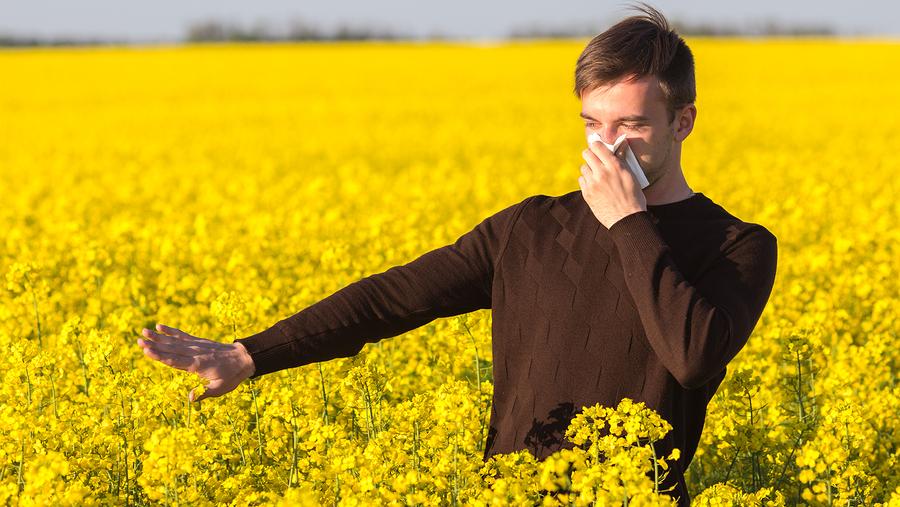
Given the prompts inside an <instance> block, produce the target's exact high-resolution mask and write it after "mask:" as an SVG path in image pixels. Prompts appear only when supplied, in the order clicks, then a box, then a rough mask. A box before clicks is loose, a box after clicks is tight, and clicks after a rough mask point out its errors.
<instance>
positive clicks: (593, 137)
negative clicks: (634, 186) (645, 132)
mask: <svg viewBox="0 0 900 507" xmlns="http://www.w3.org/2000/svg"><path fill="white" fill-rule="evenodd" d="M587 140H588V144H590V143H592V142H594V141H600V142H601V143H603V146H606V147H607V148H608V149H609V151H611V152H613V153H615V152H616V150H618V149H619V146H621V145H622V143H623V142H625V134H622V135H621V136H619V138H618V139H616V142H614V143H613V144H606V142H604V141H603V139H600V134H598V133H596V132H593V133H591V134H590V135H589V136H588V138H587ZM625 162H626V163H627V164H628V168H629V169H631V173H632V174H634V177H635V178H636V179H637V182H638V183H639V184H640V185H641V188H642V189H644V188H647V186H649V185H650V182H649V181H647V176H646V175H644V170H643V169H641V165H640V164H638V161H637V158H636V157H635V156H634V152H633V151H631V146H629V145H628V143H625Z"/></svg>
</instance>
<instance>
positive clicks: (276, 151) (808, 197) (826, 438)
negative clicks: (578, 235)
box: [0, 38, 900, 506]
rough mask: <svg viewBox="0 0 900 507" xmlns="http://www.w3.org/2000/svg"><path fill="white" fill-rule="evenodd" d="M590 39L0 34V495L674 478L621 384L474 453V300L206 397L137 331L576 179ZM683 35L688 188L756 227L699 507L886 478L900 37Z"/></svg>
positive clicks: (864, 488)
mask: <svg viewBox="0 0 900 507" xmlns="http://www.w3.org/2000/svg"><path fill="white" fill-rule="evenodd" d="M585 42H586V41H567V42H554V43H539V44H537V43H536V44H524V43H523V44H509V45H499V46H477V45H474V46H466V45H454V44H431V45H417V44H409V45H391V44H366V45H363V44H359V45H356V44H346V45H314V44H310V45H256V46H254V45H248V46H230V45H224V46H188V47H153V48H105V49H53V50H45V49H39V50H38V49H29V50H23V51H6V52H2V53H0V68H3V69H4V72H3V73H4V78H3V79H2V80H0V185H2V187H0V188H2V190H3V195H4V196H5V198H4V202H3V206H0V228H2V230H3V236H2V239H0V244H2V250H0V275H2V276H3V279H2V281H3V287H0V289H2V290H0V350H2V354H0V379H2V383H0V428H2V432H0V503H2V504H11V505H23V506H25V505H68V504H76V505H91V504H118V505H144V504H150V503H153V504H157V503H162V504H171V505H176V504H177V505H207V504H217V503H223V502H225V503H233V504H235V505H258V504H262V503H266V504H269V503H274V504H279V503H283V504H291V505H294V504H310V505H319V504H323V503H324V504H332V503H340V504H341V505H369V504H392V503H393V504H414V503H424V504H451V505H452V504H461V503H468V504H478V505H488V504H506V503H509V504H523V503H536V502H541V501H544V502H545V503H546V504H547V505H552V504H557V503H565V502H569V501H571V502H572V503H573V504H577V505H586V504H590V503H591V502H597V504H598V505H610V504H613V503H614V504H618V503H620V502H622V501H623V499H625V498H627V501H628V504H629V505H656V504H660V505H666V503H665V502H666V501H668V498H667V497H663V496H660V495H658V494H657V493H656V492H655V491H654V484H653V481H652V480H649V479H648V476H647V474H646V472H647V470H653V461H652V460H651V459H649V456H652V454H651V453H650V451H649V448H645V447H642V446H636V445H632V444H633V443H634V442H635V441H636V439H637V437H639V436H640V437H649V438H650V439H651V440H652V439H653V438H655V437H654V436H659V435H661V434H664V433H665V431H667V424H668V423H667V422H666V421H662V420H660V419H659V418H658V417H656V416H655V414H653V413H651V412H650V411H648V410H646V409H645V408H644V407H642V406H641V405H640V404H636V403H631V402H630V400H623V403H622V404H621V405H620V406H618V407H593V408H589V409H587V410H585V412H584V414H582V416H579V417H578V418H576V420H575V421H573V423H572V426H571V427H570V435H571V438H572V439H573V441H574V442H575V443H576V444H577V445H578V447H577V448H576V449H574V450H571V451H566V452H561V453H559V454H558V455H555V456H553V457H551V458H549V459H547V460H546V461H545V462H542V463H535V461H534V459H533V458H531V457H530V455H529V454H528V453H527V451H525V452H520V453H515V454H510V455H505V456H501V457H498V459H496V460H494V461H491V462H489V463H487V464H483V463H482V462H481V456H482V450H483V445H484V439H485V426H486V424H487V415H488V414H489V412H490V405H489V404H490V401H491V386H492V384H491V355H490V354H491V347H490V319H491V316H490V312H488V311H479V312H476V313H472V314H468V315H465V316H460V317H455V318H448V319H439V320H437V321H434V322H432V323H430V324H428V325H426V326H423V327H421V328H419V329H416V330H414V331H411V332H409V333H407V334H404V335H401V336H398V337H395V338H391V339H388V340H383V341H381V342H379V343H376V344H370V345H367V346H366V347H365V348H364V349H363V351H362V352H361V353H360V354H359V355H358V356H356V357H353V358H343V359H336V360H333V361H329V362H325V363H318V364H310V365H306V366H302V367H300V368H295V369H291V370H285V371H281V372H277V373H274V374H271V375H267V376H264V377H262V378H260V379H255V380H252V381H246V382H245V383H244V384H242V385H241V386H240V387H239V388H238V389H237V390H235V391H234V392H232V393H230V394H228V395H226V396H223V397H220V398H209V399H207V400H203V401H201V402H200V403H199V404H191V403H189V402H188V399H187V393H188V391H189V390H190V389H191V388H193V387H195V386H197V385H198V379H197V377H194V376H193V375H191V374H187V373H185V372H182V371H178V370H175V369H172V368H169V367H167V366H165V365H162V364H160V363H158V362H155V361H151V360H149V359H147V358H145V357H144V356H143V354H142V352H141V348H140V347H138V346H137V345H136V344H135V340H136V339H137V338H138V337H139V336H140V330H141V329H142V328H144V327H146V328H152V327H153V326H154V325H155V323H157V322H161V323H164V324H167V325H170V326H174V327H177V328H179V329H182V330H184V331H186V332H188V333H191V334H194V335H197V336H202V337H206V338H210V339H214V340H220V341H223V342H231V341H232V340H233V339H234V338H236V337H242V336H247V335H250V334H253V333H255V332H258V331H261V330H262V329H265V328H267V327H268V326H270V325H271V324H272V323H274V322H275V321H277V320H279V319H281V318H284V317H286V316H288V315H291V314H293V313H295V312H297V311H299V310H300V309H302V308H304V307H306V306H309V305H311V304H312V303H314V302H316V301H318V300H319V299H321V298H323V297H325V296H327V295H329V294H331V293H332V292H334V291H336V290H338V289H340V288H341V287H343V286H345V285H347V284H349V283H350V282H352V281H355V280H357V279H359V278H361V277H363V276H366V275H368V274H372V273H376V272H380V271H383V270H385V269H387V268H389V267H391V266H393V265H397V264H401V263H405V262H408V261H410V260H412V259H413V258H415V257H417V256H418V255H420V254H422V253H424V252H426V251H428V250H431V249H434V248H437V247H439V246H442V245H445V244H447V243H450V242H452V241H454V240H455V239H456V238H457V237H458V236H460V235H461V234H463V233H464V232H466V231H468V230H470V229H471V227H473V226H474V225H475V224H476V223H478V222H479V221H481V219H483V218H484V217H486V216H488V215H489V214H491V213H494V212H496V211H498V210H499V209H501V208H503V207H505V206H507V205H509V204H512V203H513V202H517V201H519V200H521V199H523V198H524V197H526V196H528V195H532V194H536V193H542V194H547V195H559V194H562V193H565V192H569V191H572V190H575V189H577V188H578V183H577V178H578V176H579V174H580V172H579V167H580V165H581V163H582V162H583V160H582V159H581V157H580V151H581V149H583V147H584V146H583V144H584V131H583V123H582V121H581V120H580V119H579V118H578V117H577V115H578V112H579V110H580V103H579V102H578V100H577V99H576V98H575V97H574V96H573V95H572V93H571V91H570V90H571V88H572V82H573V72H574V64H575V59H576V58H577V56H578V54H579V53H580V51H581V49H582V48H583V46H584V43H585ZM687 42H688V44H690V45H691V47H692V49H693V51H694V55H695V58H696V61H697V83H698V99H697V103H696V104H697V108H698V117H697V123H696V127H695V129H694V131H693V132H692V134H691V135H690V137H689V138H688V139H687V140H686V142H685V144H684V151H683V158H682V164H683V167H684V171H685V175H686V177H687V180H688V183H689V184H690V186H691V187H692V188H693V189H694V190H695V191H700V192H703V193H705V194H706V195H708V196H709V197H711V198H712V199H713V200H715V201H716V202H719V203H720V204H722V205H723V206H724V207H725V208H726V209H728V210H729V211H731V212H732V213H734V214H735V215H736V216H738V217H740V218H742V219H744V220H746V221H751V222H757V223H761V224H764V225H765V226H766V227H767V228H768V229H769V230H771V231H772V232H773V233H774V234H775V235H776V236H777V237H778V244H779V260H778V269H779V271H778V277H777V279H776V283H775V287H774V290H773V293H772V297H771V299H770V301H769V305H768V307H767V308H766V310H765V312H764V313H763V315H762V318H761V320H760V322H759V324H758V325H757V328H756V330H755V331H754V334H753V336H752V337H751V339H750V341H749V343H748V344H747V346H746V347H745V348H744V350H742V351H741V353H740V354H739V355H738V356H737V358H736V359H735V360H734V362H732V363H731V365H729V368H728V376H727V377H726V379H725V381H724V382H723V384H722V386H721V387H720V388H719V391H718V392H717V394H716V396H715V398H714V399H713V401H712V402H711V403H710V407H709V413H708V417H707V421H706V426H705V429H704V433H703V439H702V441H701V444H700V448H699V449H698V451H697V453H696V455H695V457H694V460H693V462H692V464H691V466H690V468H689V470H688V473H687V479H688V486H689V488H690V490H691V493H692V496H693V497H694V504H695V505H710V506H711V505H794V504H798V503H802V504H808V505H817V506H819V505H873V504H876V503H881V502H884V503H886V504H887V503H890V505H895V506H896V505H900V477H898V476H897V474H896V473H895V471H896V470H897V469H900V418H898V417H897V414H898V413H900V385H898V382H897V372H898V369H900V335H898V330H900V318H898V317H900V297H898V293H900V287H898V282H900V277H898V275H897V274H898V273H900V229H898V224H900V201H898V200H897V196H898V195H900V184H898V179H897V170H898V169H900V125H898V121H900V120H898V119H900V95H898V94H897V93H896V90H895V88H896V83H897V82H898V79H900V70H898V69H900V50H898V46H897V45H896V44H887V43H885V44H881V43H875V42H853V43H851V42H836V41H811V40H805V41H784V40H768V41H727V40H705V39H690V38H688V39H687ZM606 424H608V425H609V427H610V428H614V431H613V432H612V434H611V435H610V436H608V437H606V438H604V439H596V438H593V439H592V438H591V436H592V435H597V431H598V430H599V428H601V427H602V426H603V425H606ZM601 454H602V455H603V456H606V457H608V458H610V459H607V460H600V459H599V458H600V457H603V456H601ZM657 466H658V469H657V471H658V472H659V473H664V472H665V470H664V466H665V463H664V462H663V463H658V465H657ZM648 467H649V468H648ZM482 475H483V476H484V477H486V480H483V479H482ZM650 477H653V475H652V473H651V475H650ZM556 488H568V489H569V490H571V491H573V492H574V493H572V494H570V495H568V496H566V495H563V494H560V495H558V496H555V497H554V496H544V495H543V494H542V491H544V492H546V491H549V490H554V489H556Z"/></svg>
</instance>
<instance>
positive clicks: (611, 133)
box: [597, 127, 619, 144]
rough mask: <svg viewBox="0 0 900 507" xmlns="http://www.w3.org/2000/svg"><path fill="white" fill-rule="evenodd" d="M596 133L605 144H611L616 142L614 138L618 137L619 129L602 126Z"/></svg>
mask: <svg viewBox="0 0 900 507" xmlns="http://www.w3.org/2000/svg"><path fill="white" fill-rule="evenodd" d="M597 133H598V134H600V139H602V140H603V142H604V143H606V144H613V143H614V142H616V138H618V137H619V129H617V128H614V127H604V128H602V129H600V130H599V131H598V132H597Z"/></svg>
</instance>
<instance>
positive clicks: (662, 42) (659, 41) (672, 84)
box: [575, 2, 697, 123]
mask: <svg viewBox="0 0 900 507" xmlns="http://www.w3.org/2000/svg"><path fill="white" fill-rule="evenodd" d="M639 3H640V5H641V6H640V7H634V6H632V8H633V9H635V10H638V11H640V12H642V13H643V14H641V15H635V16H631V17H628V18H625V19H623V20H622V21H619V22H618V23H616V24H615V25H613V26H611V27H610V28H608V29H607V30H606V31H604V32H603V33H601V34H599V35H597V36H595V37H594V38H593V39H591V40H590V42H588V44H587V46H586V47H585V48H584V50H583V51H582V52H581V55H580V56H579V57H578V62H577V63H576V65H575V95H576V96H577V97H578V98H579V100H580V99H581V96H582V93H584V92H588V91H590V90H593V89H594V88H596V87H598V86H605V85H607V84H611V83H613V82H615V81H618V80H620V79H621V78H625V77H629V76H634V78H641V77H644V76H656V78H657V79H658V80H659V84H660V88H661V89H662V92H663V96H664V97H665V100H666V106H667V109H668V112H669V123H671V122H672V121H674V120H675V110H676V109H678V108H680V107H683V106H686V105H688V104H692V103H693V102H694V101H695V100H696V98H697V85H696V81H695V78H694V56H693V54H691V50H690V48H688V46H687V44H686V43H685V42H684V39H682V38H681V36H679V35H678V34H677V33H676V32H675V30H674V29H673V28H671V27H670V26H669V23H668V21H666V18H665V17H664V16H663V15H662V14H661V13H660V12H659V11H657V10H656V9H654V8H653V7H651V6H649V5H647V4H646V3H643V2H639Z"/></svg>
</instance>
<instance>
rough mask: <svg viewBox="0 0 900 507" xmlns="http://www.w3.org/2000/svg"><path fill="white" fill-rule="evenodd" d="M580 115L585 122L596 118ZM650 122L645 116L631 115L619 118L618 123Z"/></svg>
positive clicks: (582, 113)
mask: <svg viewBox="0 0 900 507" xmlns="http://www.w3.org/2000/svg"><path fill="white" fill-rule="evenodd" d="M579 114H580V115H581V117H582V118H584V119H585V120H594V118H591V117H590V116H589V115H587V114H585V113H584V111H582V112H581V113H579ZM649 120H650V118H648V117H646V116H644V115H640V114H631V115H628V116H622V117H621V118H618V119H617V120H616V121H649ZM594 121H597V120H594Z"/></svg>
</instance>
